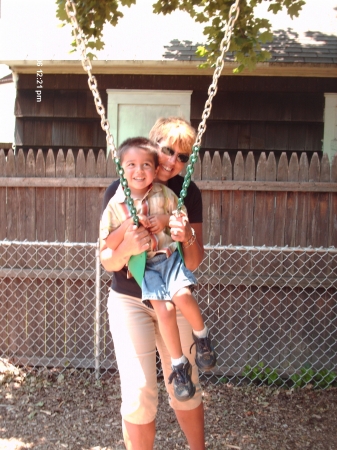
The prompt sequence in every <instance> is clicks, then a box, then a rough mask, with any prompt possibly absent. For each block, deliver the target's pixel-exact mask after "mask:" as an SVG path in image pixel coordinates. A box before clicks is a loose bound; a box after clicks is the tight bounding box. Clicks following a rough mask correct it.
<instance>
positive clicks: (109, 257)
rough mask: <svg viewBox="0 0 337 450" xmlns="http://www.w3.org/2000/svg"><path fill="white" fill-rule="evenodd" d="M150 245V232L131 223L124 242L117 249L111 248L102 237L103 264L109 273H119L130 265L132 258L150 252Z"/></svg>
mask: <svg viewBox="0 0 337 450" xmlns="http://www.w3.org/2000/svg"><path fill="white" fill-rule="evenodd" d="M149 243H150V238H149V233H148V231H147V230H146V229H145V228H144V227H139V228H137V226H136V225H134V224H133V223H131V224H130V225H129V227H128V228H127V230H126V231H125V234H124V239H123V241H122V242H121V243H120V245H119V246H118V247H117V248H116V249H112V248H109V247H108V246H107V243H106V241H105V240H104V239H102V238H101V237H100V258H101V263H102V265H103V267H104V269H105V270H107V271H108V272H118V271H119V270H121V269H122V268H123V267H124V266H125V264H127V263H128V261H129V259H130V256H132V255H138V254H140V253H142V252H144V251H146V250H148V249H149Z"/></svg>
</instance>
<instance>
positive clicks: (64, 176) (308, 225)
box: [0, 149, 337, 247]
mask: <svg viewBox="0 0 337 450" xmlns="http://www.w3.org/2000/svg"><path fill="white" fill-rule="evenodd" d="M55 155H56V156H55ZM115 178H116V171H115V166H114V163H113V160H112V157H111V155H110V156H109V157H108V158H106V156H105V152H104V151H103V150H100V152H99V153H98V156H97V159H96V157H95V155H94V153H93V151H89V152H88V153H87V156H85V155H84V152H83V151H82V150H80V151H79V152H78V154H77V156H76V158H75V156H74V153H73V152H72V151H71V150H68V151H66V152H64V151H63V150H58V151H56V150H55V149H54V150H52V149H50V150H49V151H48V152H47V153H43V152H42V150H39V151H38V152H37V153H34V152H33V151H32V150H29V151H28V153H27V156H25V154H24V152H23V151H22V150H19V151H18V152H17V154H16V155H14V154H13V151H11V150H10V151H9V152H8V154H7V156H5V153H4V151H3V150H0V214H1V223H0V240H1V239H9V240H14V239H17V240H20V241H22V240H25V239H26V240H29V241H35V240H37V241H45V240H46V241H50V242H52V241H59V242H64V241H70V242H95V241H96V240H97V237H98V223H99V217H100V213H101V204H102V199H103V195H104V191H105V189H106V187H107V186H108V185H109V184H110V183H111V181H112V180H113V179H115ZM193 178H194V181H195V182H196V183H197V185H198V186H199V188H200V189H201V191H202V198H203V214H204V242H205V243H209V244H211V245H215V244H218V243H220V244H222V245H229V244H232V245H258V246H260V245H269V246H273V245H277V246H285V245H289V246H292V247H296V246H302V247H307V246H310V245H312V246H314V247H320V246H323V247H329V246H336V247H337V158H336V157H335V158H334V159H333V161H332V162H331V163H330V162H329V160H328V158H327V155H323V157H322V158H320V157H319V156H318V154H317V153H314V154H313V156H312V157H311V160H310V163H309V159H308V156H307V154H306V153H302V154H301V157H300V159H298V156H297V154H296V153H293V154H292V156H291V158H290V160H289V161H288V160H287V156H286V154H285V153H284V154H282V155H281V157H280V159H279V160H278V161H276V158H275V156H274V154H273V153H272V152H271V153H270V154H269V155H268V157H267V156H266V154H265V153H262V154H261V156H260V157H259V159H258V161H255V158H254V154H253V153H252V152H250V153H249V154H248V156H247V157H246V158H245V160H244V158H243V156H242V153H241V152H238V153H237V155H236V158H235V161H234V162H233V163H232V162H231V160H230V158H229V155H228V153H224V154H223V155H222V156H220V154H219V153H218V152H216V153H215V154H214V155H213V157H212V158H211V157H210V154H209V152H207V151H206V152H205V154H204V156H203V160H202V163H201V161H200V159H199V161H198V162H197V164H196V167H195V172H194V177H193Z"/></svg>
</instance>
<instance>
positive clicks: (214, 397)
mask: <svg viewBox="0 0 337 450" xmlns="http://www.w3.org/2000/svg"><path fill="white" fill-rule="evenodd" d="M0 363H1V361H0ZM158 386H159V397H160V398H159V413H158V419H157V436H156V441H155V447H154V448H155V449H156V450H159V449H160V450H171V449H172V450H173V449H188V448H189V447H188V445H187V443H186V440H185V438H184V436H183V435H182V433H181V431H180V429H179V427H178V425H177V422H176V420H175V416H174V413H173V412H172V411H171V410H170V408H169V406H168V403H167V398H166V394H165V390H164V385H163V382H159V383H158ZM204 405H205V419H206V448H207V449H212V450H213V449H214V450H215V449H223V450H227V449H238V450H248V449H249V450H250V449H254V450H273V449H277V450H297V449H310V450H321V449H322V450H323V449H324V450H336V449H337V389H336V388H331V389H328V390H324V391H323V390H320V391H315V390H312V389H310V387H309V388H306V389H302V390H295V391H292V390H284V389H271V388H267V387H256V386H246V387H235V386H233V385H230V384H220V385H216V386H214V385H210V384H209V385H205V386H204ZM119 408H120V389H119V378H118V376H117V375H115V376H109V377H106V378H105V379H103V380H101V381H100V382H95V380H93V379H92V378H91V379H90V380H88V379H87V380H86V377H85V374H83V375H82V377H81V378H79V377H78V372H76V376H75V374H74V373H71V371H69V373H66V374H60V373H58V372H57V371H52V372H50V371H44V372H27V371H24V370H18V369H15V368H13V366H12V367H7V368H5V369H4V368H3V369H2V371H1V370H0V449H1V450H20V449H36V450H47V449H64V448H66V449H74V450H119V449H124V444H123V440H122V429H121V420H120V413H119Z"/></svg>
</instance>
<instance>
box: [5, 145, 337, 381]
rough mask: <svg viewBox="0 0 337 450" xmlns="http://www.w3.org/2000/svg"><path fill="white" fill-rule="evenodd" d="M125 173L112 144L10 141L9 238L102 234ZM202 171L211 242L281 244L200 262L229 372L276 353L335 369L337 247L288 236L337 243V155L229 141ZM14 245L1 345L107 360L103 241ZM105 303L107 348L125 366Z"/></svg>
mask: <svg viewBox="0 0 337 450" xmlns="http://www.w3.org/2000/svg"><path fill="white" fill-rule="evenodd" d="M115 178H116V172H115V167H114V164H113V161H112V158H111V156H109V157H108V158H106V156H105V153H104V151H103V150H101V151H100V152H99V154H98V156H97V158H96V157H95V155H94V153H93V152H92V151H89V152H88V154H87V155H86V156H85V155H84V152H83V151H79V152H78V154H77V155H76V157H75V155H74V153H73V152H72V151H71V150H68V151H67V152H64V151H63V150H58V151H56V150H52V149H51V150H49V151H48V153H47V154H45V153H43V152H42V151H41V150H39V151H38V152H36V153H34V152H33V151H32V150H30V151H29V152H28V153H27V154H26V155H25V154H24V152H23V151H22V150H19V151H18V152H17V154H16V155H14V154H13V152H12V151H9V152H8V153H7V154H6V155H5V152H4V151H3V150H0V217H1V221H0V240H9V241H13V240H17V241H20V242H21V241H24V240H27V241H31V242H34V241H40V242H41V241H49V242H54V241H59V242H61V243H62V242H65V241H69V242H72V243H75V242H77V243H84V242H88V243H90V242H91V243H93V242H96V240H97V237H98V222H99V217H100V212H101V204H102V198H103V194H104V191H105V189H106V187H107V186H108V185H109V184H110V183H111V181H112V180H113V179H115ZM194 180H195V182H196V183H197V185H198V186H199V187H200V189H201V191H202V196H203V210H204V242H205V243H209V244H210V245H216V244H222V245H230V244H232V245H233V246H247V247H249V246H253V245H254V246H259V247H261V246H263V245H266V246H269V247H270V248H271V247H273V246H277V248H275V249H272V250H270V251H267V252H266V251H265V250H261V251H260V250H256V249H252V250H249V251H248V253H247V252H246V250H245V249H241V250H240V249H239V250H238V249H236V248H235V247H233V248H232V249H228V248H227V249H226V250H224V251H220V252H219V251H218V250H216V249H214V250H212V249H210V250H209V251H208V253H207V256H206V258H205V260H204V262H203V264H202V265H201V266H200V268H199V271H198V278H199V290H198V299H199V302H200V306H201V307H202V309H203V311H204V312H205V316H206V317H207V318H208V320H209V321H211V326H213V328H214V334H216V340H217V342H219V349H218V350H219V365H221V366H222V367H223V370H224V373H229V372H232V373H237V374H239V373H241V371H242V367H243V366H244V364H246V363H247V362H250V361H253V362H255V363H257V362H258V361H259V360H260V359H262V358H264V359H265V360H266V361H267V363H269V364H271V365H272V366H273V367H274V366H275V367H282V368H283V370H285V371H287V370H288V367H289V364H290V365H291V367H292V370H297V369H299V367H300V366H301V365H302V364H304V363H305V362H307V361H312V363H313V364H317V363H319V365H321V364H322V363H324V364H325V363H326V364H327V365H328V366H329V368H331V367H330V366H331V364H333V365H334V364H335V363H336V360H335V351H334V342H335V338H336V319H335V317H336V281H335V280H336V276H335V267H336V266H335V261H336V255H335V253H333V255H332V254H331V255H330V254H329V255H325V254H324V255H323V256H321V255H319V254H318V253H317V254H315V255H313V256H310V255H309V254H308V253H307V251H304V253H303V254H302V253H301V251H302V250H301V249H298V250H295V249H292V248H290V249H284V247H285V246H289V247H293V248H294V247H298V246H300V247H309V246H313V247H323V248H328V247H330V246H334V247H337V158H335V159H334V160H333V161H332V163H330V162H329V160H328V159H327V157H326V155H323V157H319V155H318V154H314V155H313V156H312V157H311V159H310V162H309V160H308V157H307V155H306V154H305V153H302V155H301V157H300V159H298V157H297V155H296V154H293V155H292V156H291V158H290V160H289V161H288V160H287V157H286V155H285V154H283V155H282V156H281V157H280V159H279V160H276V158H275V156H274V154H273V153H270V154H269V155H268V157H267V156H266V155H265V154H264V153H263V154H262V155H261V156H260V157H259V159H258V160H257V161H255V158H254V155H253V153H249V154H248V156H247V157H246V158H245V159H244V158H243V156H242V154H241V153H240V152H239V153H238V154H237V156H236V159H235V161H234V162H233V163H232V162H231V160H230V158H229V156H228V154H227V153H224V154H223V155H221V156H220V154H219V153H217V152H216V153H215V154H214V156H213V157H212V158H211V157H210V154H209V153H208V152H207V151H206V152H205V154H204V156H203V160H202V163H201V161H200V160H199V161H198V163H197V164H196V167H195V172H194ZM9 247H10V246H8V245H7V244H3V247H1V246H0V250H1V249H2V252H0V262H1V264H0V266H1V276H0V293H1V298H0V300H1V301H0V350H1V352H3V354H7V355H11V356H13V357H14V360H16V361H21V362H24V363H27V364H28V363H32V364H38V363H39V364H46V365H48V364H49V365H50V364H57V365H60V364H61V365H62V364H63V362H64V361H68V362H69V361H70V362H71V364H72V365H75V366H76V367H93V365H94V357H93V351H94V348H95V342H94V339H95V337H94V324H93V317H94V314H95V312H94V301H95V299H94V273H93V272H92V271H93V270H94V268H93V256H92V254H89V253H86V251H85V249H84V248H81V246H79V248H78V249H76V248H75V246H73V248H71V249H70V250H69V251H68V250H67V251H66V250H65V249H63V248H62V249H61V250H59V252H56V251H55V246H53V245H50V246H48V245H44V246H43V248H39V245H38V243H36V246H35V247H36V248H33V247H34V246H28V247H27V249H24V246H22V248H18V249H17V254H16V256H15V258H14V255H13V254H12V252H13V250H11V249H10V248H9ZM14 247H15V246H14ZM18 247H20V246H19V245H18ZM279 248H283V250H282V252H285V253H286V254H288V253H289V252H290V253H291V255H289V256H287V257H285V256H284V253H279V251H280V249H279ZM249 252H250V253H249ZM296 252H297V253H299V252H300V254H296ZM334 252H335V250H334ZM309 253H310V252H309ZM322 264H324V268H323V269H322V267H323V266H322ZM78 271H79V273H80V274H82V275H76V274H77V272H78ZM82 272H83V273H82ZM83 274H84V275H83ZM74 277H75V278H76V277H77V278H76V279H75V280H73V278H74ZM106 278H107V277H104V285H103V286H102V298H104V299H106V296H107V292H108V285H109V282H108V280H107V279H106ZM104 304H105V302H104V303H103V307H102V308H103V309H102V312H101V314H102V320H103V328H102V335H101V340H102V343H103V344H102V352H103V354H102V355H101V357H102V360H103V366H104V367H105V368H111V367H114V364H115V363H114V356H113V345H112V342H111V339H110V336H109V334H108V326H107V321H106V320H107V319H106V309H105V306H104ZM322 324H324V327H323V325H322ZM43 327H45V329H44V328H43ZM322 327H323V328H324V329H323V328H322ZM252 330H253V331H252ZM324 330H327V331H324ZM324 333H325V334H324ZM228 343H230V345H229V344H228ZM317 346H319V353H318V355H319V358H318V357H317ZM266 349H267V350H268V351H266ZM235 367H236V369H235Z"/></svg>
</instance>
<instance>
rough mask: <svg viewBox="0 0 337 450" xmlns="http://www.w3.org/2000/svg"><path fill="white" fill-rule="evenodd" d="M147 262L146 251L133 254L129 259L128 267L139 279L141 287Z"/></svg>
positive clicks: (137, 279) (135, 277)
mask: <svg viewBox="0 0 337 450" xmlns="http://www.w3.org/2000/svg"><path fill="white" fill-rule="evenodd" d="M145 264H146V252H143V253H140V254H139V255H133V256H131V258H130V259H129V263H128V268H129V270H130V272H131V274H132V276H133V278H134V279H135V280H136V281H137V283H138V284H139V286H140V287H142V282H143V278H144V273H145Z"/></svg>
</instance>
